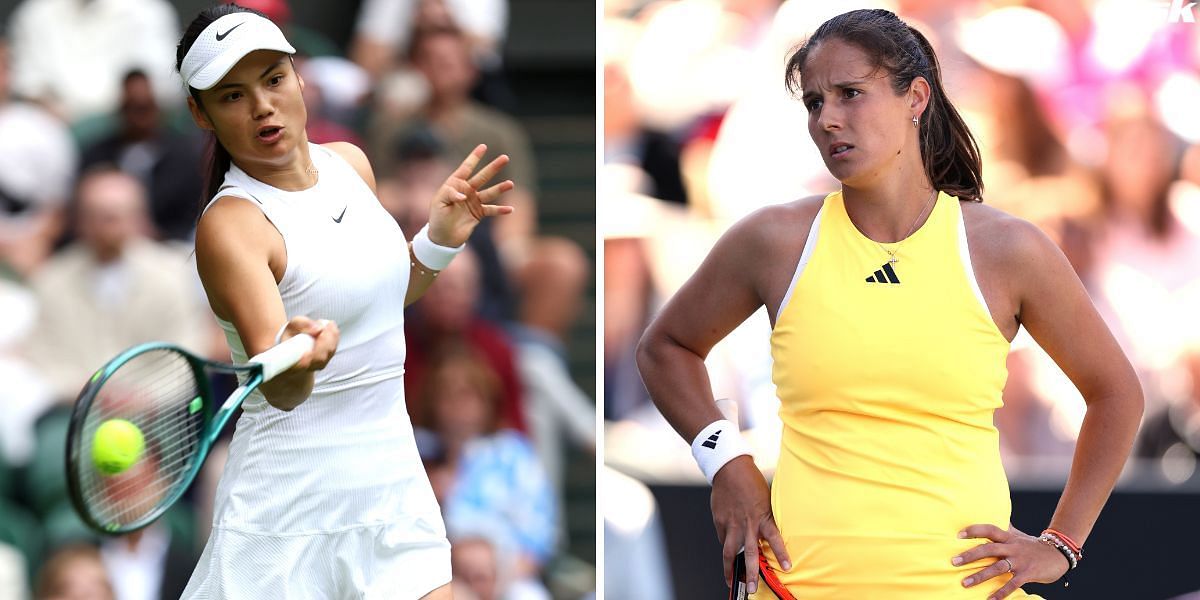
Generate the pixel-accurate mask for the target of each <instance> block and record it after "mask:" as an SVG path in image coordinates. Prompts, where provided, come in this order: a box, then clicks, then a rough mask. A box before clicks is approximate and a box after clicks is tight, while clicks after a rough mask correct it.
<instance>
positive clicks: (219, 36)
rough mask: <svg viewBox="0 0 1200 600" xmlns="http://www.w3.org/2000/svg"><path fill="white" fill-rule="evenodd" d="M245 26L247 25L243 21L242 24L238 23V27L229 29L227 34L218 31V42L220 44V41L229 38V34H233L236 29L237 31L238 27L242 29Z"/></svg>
mask: <svg viewBox="0 0 1200 600" xmlns="http://www.w3.org/2000/svg"><path fill="white" fill-rule="evenodd" d="M245 24H246V23H245V21H243V22H241V23H238V24H237V25H234V26H233V27H230V28H229V31H226V32H225V33H221V32H219V31H218V32H217V41H218V42H219V41H221V40H223V39H225V36H227V35H229V34H231V33H233V30H234V29H237V28H238V27H241V26H242V25H245Z"/></svg>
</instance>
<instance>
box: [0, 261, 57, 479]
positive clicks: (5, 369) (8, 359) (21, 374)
mask: <svg viewBox="0 0 1200 600" xmlns="http://www.w3.org/2000/svg"><path fill="white" fill-rule="evenodd" d="M0 314H3V315H4V320H3V321H2V322H0V381H3V382H4V384H3V385H0V469H3V468H4V465H5V464H6V463H7V464H10V465H24V464H25V463H26V462H27V461H28V460H29V458H30V455H31V453H32V452H33V447H34V438H33V423H34V421H36V420H37V418H38V415H40V414H42V412H43V411H45V410H46V408H47V407H49V406H50V405H51V404H52V403H53V401H54V393H53V392H52V390H51V389H50V387H49V386H47V385H46V382H45V381H44V380H43V379H42V378H41V376H40V375H39V374H38V372H37V371H36V370H34V369H33V367H32V366H31V365H30V364H29V363H28V362H26V361H25V360H24V359H22V358H21V357H20V356H18V343H19V342H20V341H22V340H24V339H25V336H27V335H28V334H29V332H30V330H32V328H33V326H34V323H35V321H36V319H37V300H36V298H35V297H34V295H33V292H31V291H30V290H28V289H26V288H25V287H24V286H21V285H18V284H16V283H13V282H11V281H6V280H5V279H4V278H2V277H0ZM3 491H4V490H3V489H2V486H0V495H2V494H3Z"/></svg>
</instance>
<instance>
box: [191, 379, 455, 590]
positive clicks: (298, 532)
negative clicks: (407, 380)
mask: <svg viewBox="0 0 1200 600" xmlns="http://www.w3.org/2000/svg"><path fill="white" fill-rule="evenodd" d="M402 386H403V379H401V378H398V377H397V378H394V379H389V380H387V381H380V382H376V383H375V384H374V385H372V386H369V387H360V388H358V389H354V390H344V391H338V392H323V391H314V393H313V395H312V397H310V398H309V399H308V400H307V401H305V402H304V403H303V404H301V405H300V406H298V407H297V408H296V409H295V410H293V411H291V412H289V413H284V412H281V411H278V410H275V409H273V408H270V407H269V406H265V405H264V403H259V404H258V405H257V406H252V407H251V408H250V409H248V410H246V411H245V412H244V413H243V414H242V416H241V417H240V418H239V419H238V423H237V430H236V431H235V433H234V436H233V441H232V442H231V443H230V445H229V459H228V462H226V464H225V471H224V473H223V474H222V475H221V482H220V484H218V486H217V493H216V498H215V499H214V500H215V501H214V506H213V528H212V533H211V534H210V536H209V539H208V542H207V543H206V544H205V546H204V553H203V554H202V555H201V558H200V563H199V564H198V565H197V566H196V570H195V572H194V573H193V574H192V578H191V580H190V581H189V582H188V586H187V589H186V590H185V591H184V593H183V598H185V599H189V600H190V599H201V600H208V599H213V600H217V599H221V600H225V599H231V600H238V599H242V598H245V599H247V600H249V599H254V600H273V599H286V600H306V599H309V598H311V599H314V600H316V599H321V600H326V599H328V600H342V599H347V600H349V599H352V598H353V599H359V598H370V599H375V598H380V599H383V598H386V599H389V600H390V599H408V598H412V599H416V598H420V597H421V596H424V595H425V594H428V593H429V592H431V591H433V590H434V589H436V588H438V587H440V586H442V585H445V584H447V583H449V582H450V543H449V542H448V541H447V540H446V527H445V524H444V523H443V521H442V516H441V512H440V510H439V509H438V504H437V500H436V499H435V498H434V495H433V489H432V488H431V486H430V484H429V479H428V477H427V476H426V474H425V470H424V468H423V467H422V465H421V461H420V457H419V456H418V454H417V450H416V443H415V441H414V440H413V437H412V425H411V424H410V423H409V421H408V414H407V411H406V410H405V409H404V402H403V387H402Z"/></svg>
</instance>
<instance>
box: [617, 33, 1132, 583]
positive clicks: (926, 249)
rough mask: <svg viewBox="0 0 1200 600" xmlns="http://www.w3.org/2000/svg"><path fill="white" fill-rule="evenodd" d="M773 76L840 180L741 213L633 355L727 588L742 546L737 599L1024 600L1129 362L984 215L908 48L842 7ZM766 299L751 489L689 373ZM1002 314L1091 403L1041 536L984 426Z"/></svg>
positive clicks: (1086, 310)
mask: <svg viewBox="0 0 1200 600" xmlns="http://www.w3.org/2000/svg"><path fill="white" fill-rule="evenodd" d="M786 79H787V83H788V87H789V89H791V90H792V91H793V93H798V95H800V96H801V98H802V101H803V102H804V104H805V106H806V108H807V110H808V115H809V118H808V130H809V134H810V135H811V136H812V139H813V142H814V143H816V145H817V147H818V148H819V149H820V152H821V155H822V157H823V159H824V161H825V164H826V166H827V167H828V169H829V171H830V172H831V173H832V174H833V175H834V176H835V177H836V178H837V179H838V180H839V181H840V182H841V184H842V185H841V190H840V191H838V192H834V193H832V194H829V195H827V196H824V197H812V198H807V199H803V200H799V201H796V202H793V203H790V204H785V205H780V206H774V207H769V208H766V209H763V210H761V211H759V212H757V213H755V214H753V215H751V216H749V217H747V218H746V219H744V220H742V221H741V222H739V223H737V224H736V225H735V226H734V227H733V228H731V229H730V230H729V231H728V232H727V233H726V234H725V235H724V236H723V237H722V238H721V240H720V241H719V242H718V243H717V245H716V246H715V248H714V249H713V251H712V252H711V254H710V255H709V256H708V257H707V258H706V260H705V261H704V263H703V264H702V266H701V267H700V268H699V270H698V271H697V272H696V273H695V275H693V277H692V278H691V279H690V280H689V281H688V282H687V283H686V284H685V285H684V286H683V287H682V288H681V289H680V290H679V292H678V293H677V294H676V295H675V297H674V298H672V299H671V301H670V302H669V303H668V304H667V305H666V307H664V309H663V310H662V312H661V313H660V314H659V315H658V317H657V318H656V319H655V321H654V322H653V323H652V324H651V325H650V327H649V328H648V330H647V331H646V333H645V335H644V337H643V339H642V342H641V345H640V347H639V351H638V364H639V367H640V369H641V373H642V377H643V379H644V380H645V383H646V387H647V389H648V390H649V392H650V395H651V397H652V398H653V399H654V402H655V403H656V404H657V405H658V407H659V409H660V410H661V411H662V412H663V414H664V415H665V416H666V418H667V419H668V420H669V421H670V422H671V424H672V425H673V426H674V427H675V429H676V430H677V431H678V432H679V433H680V435H682V436H683V437H684V438H685V439H687V440H693V444H692V448H693V453H694V454H695V455H696V457H697V460H698V461H699V463H700V466H701V469H702V470H703V471H704V472H705V474H706V476H708V478H709V480H710V481H711V482H712V484H713V489H712V511H713V522H714V524H715V525H716V529H717V534H718V537H719V538H720V540H721V543H722V545H723V547H724V551H723V555H724V559H725V564H726V580H727V581H728V580H729V578H730V571H731V568H732V567H731V565H732V564H733V558H734V556H735V555H736V554H737V552H738V549H739V548H740V547H741V546H743V545H744V546H745V552H746V563H747V566H748V568H747V584H748V585H747V587H748V589H749V590H750V591H751V592H754V594H753V595H752V597H754V598H773V597H782V598H788V597H794V598H840V599H844V598H889V599H914V600H916V599H920V600H927V599H929V598H938V599H944V598H963V599H975V600H983V599H984V598H989V599H990V598H995V599H999V598H1006V597H1012V598H1016V597H1029V596H1027V595H1026V594H1025V592H1023V591H1021V590H1020V586H1021V585H1022V584H1024V583H1027V582H1052V581H1056V580H1058V579H1059V578H1060V577H1062V576H1063V574H1064V573H1065V572H1066V571H1067V570H1068V569H1069V568H1072V567H1073V566H1074V565H1075V564H1076V563H1077V562H1078V561H1079V559H1080V558H1081V557H1082V551H1081V546H1082V544H1083V543H1084V542H1085V541H1086V540H1087V537H1088V533H1089V532H1090V531H1091V529H1092V526H1093V524H1094V523H1095V521H1096V518H1097V516H1098V514H1099V512H1100V509H1101V507H1102V506H1103V505H1104V503H1105V501H1106V500H1107V498H1108V495H1109V493H1110V491H1111V490H1112V487H1113V484H1114V482H1115V481H1116V478H1117V475H1118V473H1119V472H1120V470H1121V467H1122V465H1123V464H1124V462H1125V459H1126V456H1127V455H1128V452H1129V449H1130V446H1131V444H1132V442H1133V438H1134V435H1135V433H1136V430H1137V425H1138V422H1139V420H1140V416H1141V411H1142V392H1141V389H1140V387H1139V385H1138V382H1137V379H1136V377H1135V375H1134V372H1133V370H1132V368H1131V366H1130V365H1129V362H1128V361H1127V360H1126V358H1125V357H1124V355H1123V354H1122V353H1121V351H1120V349H1119V348H1118V346H1117V344H1116V342H1115V341H1114V339H1113V337H1112V335H1111V334H1110V333H1109V331H1108V329H1107V328H1106V327H1105V325H1104V323H1103V322H1102V321H1101V319H1100V317H1099V316H1098V315H1097V313H1096V311H1095V309H1094V308H1093V307H1092V304H1091V302H1090V301H1089V299H1088V296H1087V294H1086V293H1085V292H1084V288H1083V286H1082V285H1081V283H1080V282H1079V279H1078V278H1077V277H1076V275H1075V273H1074V272H1073V271H1072V269H1071V267H1070V265H1069V264H1068V263H1067V260H1066V258H1065V257H1064V256H1063V254H1062V253H1061V252H1060V251H1059V250H1058V248H1057V247H1055V245H1054V244H1053V243H1052V242H1051V241H1050V240H1049V239H1048V238H1047V237H1046V236H1045V235H1043V234H1042V233H1041V232H1040V231H1039V230H1038V229H1037V228H1036V227H1034V226H1033V225H1031V224H1029V223H1027V222H1025V221H1023V220H1020V219H1017V218H1015V217H1012V216H1009V215H1007V214H1004V213H1003V212H1001V211H999V210H996V209H993V208H989V207H987V206H985V205H983V204H981V200H982V196H981V185H980V163H979V154H978V150H977V148H976V145H975V142H974V139H973V138H972V137H971V134H970V132H969V131H968V130H967V128H966V126H965V124H964V123H963V121H962V119H961V118H960V117H959V115H958V113H957V112H956V111H955V109H954V108H953V107H952V106H951V105H950V102H949V100H948V99H947V97H946V94H945V91H944V90H943V89H942V84H941V75H940V72H939V66H938V63H937V59H936V58H935V56H934V54H933V50H932V48H931V47H930V44H929V42H928V41H926V39H925V37H924V36H922V35H921V34H920V33H919V32H917V31H916V30H915V29H912V28H911V27H909V26H908V25H906V24H905V23H903V22H902V21H901V20H900V19H898V18H897V17H896V15H894V14H892V13H890V12H888V11H884V10H861V11H854V12H850V13H846V14H843V15H840V16H838V17H835V18H833V19H831V20H830V21H828V22H826V23H825V24H823V25H822V26H821V27H820V28H818V29H817V31H816V32H815V33H814V34H813V36H812V37H811V38H809V39H808V40H807V42H806V43H805V44H804V45H803V46H801V47H800V48H799V49H798V50H797V51H796V52H795V53H794V54H793V55H792V56H791V58H790V60H789V62H788V67H787V75H786ZM763 305H766V307H767V310H768V313H769V316H770V319H771V323H772V326H773V332H772V335H771V349H772V355H773V358H774V371H773V378H774V380H775V383H776V385H777V387H778V394H779V398H780V400H781V402H782V405H781V408H780V415H781V417H782V420H783V424H784V432H783V444H782V445H783V447H782V450H781V453H780V458H779V463H778V467H777V470H776V473H775V480H774V484H773V487H772V489H771V490H770V492H769V493H768V488H767V484H766V481H765V480H764V478H763V476H762V474H761V473H760V472H759V471H758V470H757V469H756V468H755V466H754V463H753V461H752V460H751V459H750V458H749V457H748V456H744V455H745V454H747V453H748V452H746V451H745V448H746V443H745V442H744V441H743V440H741V438H740V436H738V434H737V428H736V426H734V425H733V424H732V423H729V422H728V421H722V420H721V419H722V417H721V413H720V412H719V411H718V409H717V407H716V406H715V405H714V403H713V400H712V392H711V390H710V387H709V382H708V376H707V373H706V372H705V370H704V362H703V361H704V357H705V356H706V355H707V353H708V351H709V350H710V349H711V348H712V347H713V345H714V344H716V343H717V342H718V341H719V340H720V339H721V338H723V337H724V336H726V335H727V334H728V333H729V332H730V331H732V330H733V329H734V328H735V327H736V326H737V325H738V324H739V323H741V322H742V321H743V320H745V319H746V318H747V317H749V316H750V315H751V314H752V313H753V312H754V311H756V310H757V309H758V307H760V306H763ZM1022 325H1023V326H1025V327H1026V328H1027V329H1028V330H1029V332H1030V334H1031V335H1032V336H1033V337H1034V339H1035V340H1037V341H1038V343H1039V344H1040V345H1041V346H1042V347H1043V348H1044V349H1045V350H1046V351H1047V352H1048V353H1049V355H1050V356H1051V357H1052V358H1054V360H1055V361H1056V362H1057V363H1058V365H1059V366H1060V367H1062V369H1063V371H1065V373H1066V374H1067V375H1068V376H1069V377H1070V378H1071V380H1072V381H1073V382H1074V383H1075V385H1076V386H1077V387H1078V388H1079V390H1080V391H1081V392H1082V394H1083V396H1084V398H1085V400H1086V401H1087V405H1088V408H1087V416H1086V418H1085V419H1084V422H1083V427H1082V430H1081V431H1080V435H1079V440H1078V445H1077V448H1076V452H1075V459H1074V463H1073V465H1072V468H1071V473H1070V476H1069V478H1068V480H1067V484H1066V489H1065V490H1064V492H1063V495H1062V498H1061V500H1060V502H1059V505H1058V508H1057V510H1056V511H1055V513H1054V516H1053V518H1052V519H1051V521H1050V523H1049V524H1048V526H1047V529H1046V531H1044V532H1042V534H1041V535H1040V536H1033V535H1028V534H1026V533H1024V532H1021V531H1018V530H1016V529H1015V528H1012V527H1011V525H1010V522H1009V517H1010V510H1011V507H1010V500H1009V489H1008V482H1007V480H1006V477H1005V473H1004V471H1003V468H1002V466H1001V462H1000V455H999V444H998V436H997V432H996V429H995V427H994V426H993V425H992V413H993V411H994V410H995V409H997V408H999V407H1000V405H1001V391H1002V390H1003V388H1004V384H1005V379H1006V377H1007V372H1006V369H1005V357H1006V355H1007V354H1008V351H1009V343H1010V341H1011V340H1012V339H1013V337H1014V336H1015V335H1016V333H1017V329H1018V327H1019V326H1022ZM760 540H762V541H763V542H760ZM760 546H761V547H760ZM760 551H761V554H762V557H761V558H762V560H761V564H760V556H759V555H760ZM760 580H765V581H766V582H767V583H768V584H770V585H769V586H761V585H759V583H760ZM767 587H771V588H772V589H773V591H768V590H767Z"/></svg>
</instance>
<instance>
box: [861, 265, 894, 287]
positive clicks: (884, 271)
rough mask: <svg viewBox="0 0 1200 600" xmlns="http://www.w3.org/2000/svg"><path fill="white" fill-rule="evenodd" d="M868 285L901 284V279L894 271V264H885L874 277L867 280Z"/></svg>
mask: <svg viewBox="0 0 1200 600" xmlns="http://www.w3.org/2000/svg"><path fill="white" fill-rule="evenodd" d="M867 283H900V278H899V277H897V276H896V272H895V271H893V270H892V263H890V262H885V263H883V266H882V267H880V268H879V269H878V270H876V271H875V274H874V275H872V276H870V277H868V278H867Z"/></svg>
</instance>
